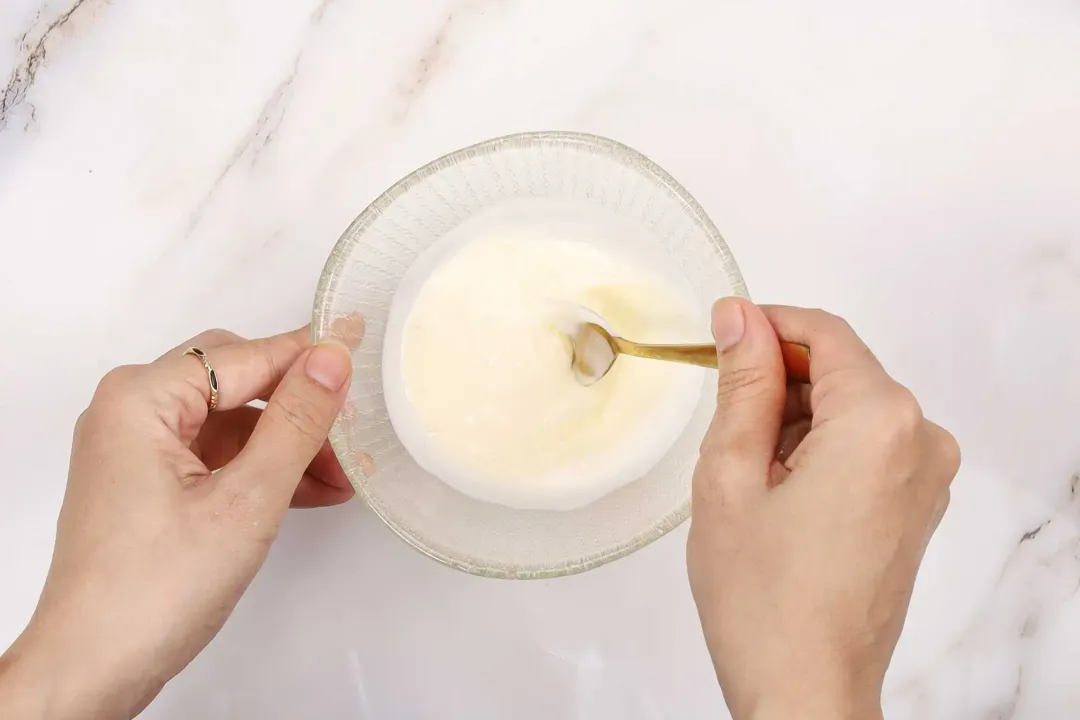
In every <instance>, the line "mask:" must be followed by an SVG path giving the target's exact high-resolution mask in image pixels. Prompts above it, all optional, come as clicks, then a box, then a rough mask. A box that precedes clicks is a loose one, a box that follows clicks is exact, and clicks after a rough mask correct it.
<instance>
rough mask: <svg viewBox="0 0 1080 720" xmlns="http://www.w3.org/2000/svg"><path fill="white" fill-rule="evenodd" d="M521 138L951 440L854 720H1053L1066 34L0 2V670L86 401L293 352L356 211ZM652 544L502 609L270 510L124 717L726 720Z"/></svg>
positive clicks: (657, 7)
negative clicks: (612, 196)
mask: <svg viewBox="0 0 1080 720" xmlns="http://www.w3.org/2000/svg"><path fill="white" fill-rule="evenodd" d="M811 6H813V8H814V9H813V10H811V9H810V7H811ZM5 83H6V88H5V87H4V85H5ZM545 128H566V129H576V130H585V131H591V132H597V133H600V134H604V135H608V136H611V137H614V138H616V139H619V140H622V141H623V142H626V143H628V144H630V145H632V146H634V147H636V148H638V149H639V150H641V151H643V152H645V153H646V154H647V155H650V156H651V157H652V158H653V159H655V160H656V161H657V162H659V163H660V164H661V165H663V166H664V167H665V168H667V169H668V170H669V171H670V172H671V173H672V174H674V175H675V176H676V177H678V178H679V179H680V180H681V181H682V182H683V183H684V184H685V185H686V186H687V187H688V188H689V189H690V191H691V192H693V193H694V194H695V195H696V196H697V197H698V198H699V200H700V201H701V202H702V204H703V205H704V206H705V208H706V209H707V210H708V211H709V212H710V214H711V215H712V216H713V218H714V220H715V221H716V223H717V224H718V225H719V226H720V228H721V230H722V232H724V234H725V236H726V237H727V239H728V241H729V243H730V245H731V246H732V248H733V250H734V251H735V254H736V256H737V257H738V259H739V262H740V264H741V265H742V269H743V271H744V273H745V275H746V277H747V281H748V283H749V286H750V290H751V293H752V294H753V295H754V296H755V297H756V298H758V299H762V300H768V301H772V302H789V303H796V304H802V305H821V306H825V307H828V308H831V309H833V310H835V311H837V312H840V313H842V314H845V315H847V316H848V317H849V318H850V320H851V321H852V323H853V324H854V325H855V326H856V328H857V329H858V330H860V331H861V332H862V333H863V334H864V336H865V337H866V339H867V340H868V341H869V342H870V343H871V344H872V345H873V347H874V348H875V349H876V351H877V352H878V354H879V356H880V357H881V358H882V360H883V361H884V362H885V364H886V365H887V367H888V368H889V369H890V370H892V371H893V372H894V373H895V374H896V375H897V376H898V377H899V378H900V379H901V380H903V381H904V382H906V383H908V384H909V385H910V386H911V387H912V388H913V389H914V390H915V391H916V393H917V394H918V395H919V397H920V398H921V399H922V401H923V404H924V406H925V408H926V410H927V413H928V414H930V415H931V416H933V417H934V418H935V419H937V420H939V421H940V422H941V423H942V424H944V425H946V426H948V427H949V428H951V429H952V430H953V431H954V432H955V433H956V434H957V436H958V437H959V439H960V441H961V444H962V445H963V448H964V453H965V463H964V467H963V470H962V471H961V474H960V477H959V478H958V480H957V482H956V485H955V490H954V501H953V506H952V508H951V509H950V511H949V514H948V515H947V516H946V519H945V522H944V524H943V525H942V527H941V530H940V532H939V535H938V536H937V538H936V539H935V540H934V542H933V544H932V545H931V547H930V550H929V553H928V556H927V559H926V563H925V566H924V570H923V572H922V574H921V576H920V580H919V585H918V587H917V591H916V597H915V600H914V604H913V607H912V612H911V616H910V619H909V621H908V626H907V630H906V633H905V635H904V638H903V640H902V642H901V646H900V649H899V651H898V653H897V657H896V662H895V663H894V667H893V669H892V671H891V674H890V676H889V681H888V686H887V691H886V702H887V705H886V710H887V716H888V717H889V718H895V719H897V720H916V719H918V720H938V719H940V720H946V719H948V720H964V719H968V718H970V719H972V720H976V719H977V720H995V719H997V720H1003V719H1006V718H1015V719H1016V720H1045V719H1050V718H1053V719H1056V718H1067V717H1078V716H1080V596H1077V589H1078V587H1080V496H1078V495H1077V492H1076V490H1077V484H1078V483H1077V478H1078V477H1080V476H1078V475H1077V473H1078V471H1080V427H1078V425H1077V423H1076V422H1075V414H1074V412H1073V411H1074V408H1076V407H1077V406H1078V404H1080V372H1078V368H1080V131H1078V128H1080V6H1078V5H1077V4H1076V2H1074V1H1073V0H1031V1H1030V2H1002V1H999V0H970V1H966V0H910V1H909V2H906V3H885V2H858V1H857V0H823V1H822V2H818V3H812V4H807V3H801V2H798V0H773V1H768V0H767V1H761V2H746V1H743V0H722V1H717V2H713V1H711V0H670V1H669V2H665V3H660V2H654V1H651V0H637V1H634V2H629V1H627V0H573V1H571V0H398V1H397V2H378V1H377V0H292V1H290V2H264V1H261V0H189V1H188V2H181V3H177V2H165V0H140V1H139V2H134V1H132V0H111V1H110V0H4V2H3V4H0V243H2V244H0V248H2V255H0V337H2V338H3V343H4V344H3V347H2V352H0V378H3V379H2V380H0V457H2V458H3V461H4V467H5V472H3V473H2V474H0V548H2V549H0V571H2V572H3V576H2V580H0V645H5V644H6V643H7V642H8V641H10V640H11V639H13V638H14V637H15V635H16V634H17V633H18V631H19V630H20V629H21V627H22V625H23V623H24V622H25V620H26V619H27V617H28V616H29V613H30V612H31V610H32V608H33V605H34V603H35V600H36V597H37V593H38V590H39V588H40V585H41V582H42V580H43V578H44V574H45V571H46V568H47V564H48V559H49V554H50V550H51V543H52V532H53V523H54V519H55V516H56V513H57V510H58V507H59V502H60V499H61V495H62V490H63V485H64V475H65V467H66V462H67V451H68V445H69V435H70V430H71V426H72V424H73V421H74V419H75V417H76V415H77V413H78V412H79V410H80V409H81V408H82V407H83V405H84V404H85V403H86V402H87V400H88V398H89V395H90V393H91V391H92V389H93V387H94V384H95V382H96V379H97V378H98V376H99V375H100V374H102V373H103V372H104V371H105V370H106V369H107V368H109V367H111V366H112V365H115V364H119V363H123V362H132V361H141V360H146V359H149V358H151V357H153V356H154V355H156V354H157V353H158V352H159V351H161V350H162V349H164V348H165V347H167V346H169V345H171V344H173V343H175V342H177V341H179V340H180V339H182V338H184V337H187V336H189V335H192V334H194V333H195V332H197V331H198V330H201V329H203V328H205V327H210V326H225V327H229V328H232V329H234V330H236V331H238V332H240V333H242V334H247V335H255V334H259V333H267V332H271V331H277V330H282V329H285V328H288V327H290V326H295V325H299V324H301V323H303V322H304V321H305V320H306V318H307V316H308V313H309V309H310V304H311V298H312V295H313V291H314V287H315V282H316V278H317V276H318V273H319V270H320V268H321V266H322V263H323V260H324V258H325V256H326V254H327V252H328V251H329V249H330V247H331V246H332V245H333V243H334V242H335V240H336V239H337V237H338V234H339V233H340V232H341V230H342V229H343V228H344V227H345V226H346V224H347V223H348V222H349V221H350V220H351V219H352V218H353V216H355V215H356V214H357V213H358V212H359V211H360V210H361V209H362V208H363V207H364V205H366V204H367V203H368V202H369V201H370V200H371V199H372V198H374V196H375V195H376V194H377V193H379V192H380V191H382V190H383V189H384V188H385V187H386V186H387V185H388V184H390V183H391V182H392V181H394V180H396V179H397V178H398V177H400V176H401V175H403V174H405V173H406V172H408V171H410V170H411V169H413V168H414V167H416V166H418V165H420V164H422V163H423V162H426V161H427V160H429V159H430V158H432V157H433V156H435V155H438V154H441V153H443V152H445V151H448V150H451V149H454V148H456V147H459V146H462V145H465V144H468V143H471V142H474V141H478V140H481V139H484V138H486V137H489V136H493V135H497V134H503V133H507V132H513V131H518V130H526V129H545ZM684 541H685V532H684V531H683V532H675V533H673V534H672V535H670V536H668V537H667V538H665V539H664V540H662V541H661V542H658V543H656V544H655V545H653V546H652V547H650V548H648V549H647V550H645V551H643V552H641V553H639V554H637V555H635V556H632V557H630V558H628V559H626V560H623V561H620V562H618V563H616V564H614V565H611V566H608V567H605V568H602V569H600V570H597V571H595V572H592V573H589V574H586V575H583V576H579V577H574V578H568V579H564V580H559V581H550V582H533V583H506V582H498V581H485V580H481V579H477V578H473V577H468V576H465V575H460V574H456V573H455V572H453V571H450V570H447V569H444V568H442V567H440V566H438V565H437V564H435V563H433V562H431V561H429V560H427V559H425V558H423V557H421V556H419V555H417V554H416V553H414V552H413V551H411V550H409V549H408V548H406V547H405V546H404V545H403V544H402V543H401V542H399V541H398V540H397V539H396V538H394V537H393V536H392V534H391V533H390V532H389V531H388V530H386V529H385V528H383V527H382V526H381V525H380V524H379V523H378V522H377V520H376V519H375V518H374V517H373V516H372V515H371V514H369V513H368V512H366V511H365V510H364V508H363V507H362V506H361V504H360V503H359V502H354V503H350V504H348V505H347V506H345V507H342V508H338V509H334V510H328V511H317V512H309V513H296V514H294V515H292V516H291V517H290V518H289V519H288V521H287V523H286V526H285V528H284V532H283V535H282V538H281V541H280V543H279V544H278V545H277V546H276V548H275V550H274V552H273V554H272V556H271V558H270V561H269V563H268V565H267V567H266V569H265V571H264V572H263V574H262V575H261V576H260V577H259V578H258V580H257V581H256V583H255V585H254V586H253V587H252V589H251V591H250V593H249V594H248V596H247V597H245V599H244V600H243V602H242V603H241V605H240V607H239V608H238V610H237V612H236V614H235V616H234V617H233V619H232V620H231V621H230V622H229V624H228V626H227V627H226V628H225V630H224V631H223V633H222V634H221V635H220V636H219V638H218V639H217V640H215V642H214V643H213V644H212V646H211V647H210V648H209V649H208V650H207V651H206V652H205V653H204V654H203V655H202V656H201V657H200V658H199V659H198V660H197V661H196V662H195V663H194V664H193V665H192V666H191V667H190V668H189V669H188V670H187V671H186V672H184V673H183V674H182V675H181V676H180V677H179V678H177V679H176V680H175V681H174V682H173V683H171V684H170V685H169V686H168V688H167V689H166V691H165V692H164V694H163V695H162V696H161V697H160V698H159V700H158V701H157V702H156V703H155V704H154V705H152V706H151V708H150V709H149V710H148V711H147V712H146V713H145V716H146V717H148V718H176V719H181V718H183V719H186V718H205V719H206V720H213V719H214V718H259V719H260V720H272V719H274V718H299V717H304V718H469V719H475V720H485V719H488V718H510V717H513V718H516V719H518V718H519V719H521V720H532V719H541V718H544V719H546V718H588V719H590V720H592V719H594V718H599V719H601V720H603V719H607V718H612V719H618V720H639V719H641V720H653V719H656V718H679V719H680V720H681V719H682V718H715V717H725V716H726V715H725V713H724V711H723V709H722V708H723V704H722V699H721V697H720V693H719V690H718V689H717V687H716V684H715V682H714V680H713V677H712V671H711V668H710V666H709V663H708V658H707V656H706V653H705V649H704V644H703V642H702V641H701V639H700V636H699V630H698V627H697V624H696V618H695V615H694V610H693V605H692V603H691V599H690V594H689V591H688V589H687V583H686V577H685V570H684V567H683V544H684Z"/></svg>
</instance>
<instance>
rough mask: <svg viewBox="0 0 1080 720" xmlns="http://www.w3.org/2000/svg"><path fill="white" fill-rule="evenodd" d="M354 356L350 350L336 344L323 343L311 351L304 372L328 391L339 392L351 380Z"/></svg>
mask: <svg viewBox="0 0 1080 720" xmlns="http://www.w3.org/2000/svg"><path fill="white" fill-rule="evenodd" d="M351 370H352V356H351V355H349V349H348V348H347V347H345V346H344V345H342V344H340V343H336V342H322V343H319V344H318V345H316V346H315V347H314V348H312V349H311V352H310V353H308V356H307V360H306V361H304V372H305V373H307V376H308V377H309V378H311V379H312V380H314V381H315V382H317V383H319V384H320V385H322V386H323V387H324V388H326V389H327V390H330V391H332V392H337V391H338V390H340V389H341V386H342V385H344V384H345V381H346V380H348V379H349V373H350V371H351Z"/></svg>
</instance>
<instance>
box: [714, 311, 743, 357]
mask: <svg viewBox="0 0 1080 720" xmlns="http://www.w3.org/2000/svg"><path fill="white" fill-rule="evenodd" d="M712 327H713V338H714V339H715V340H716V349H717V350H719V351H720V352H723V351H724V350H729V349H731V348H732V347H734V346H735V345H737V344H738V342H739V341H740V340H742V339H743V335H744V334H746V316H745V315H744V314H743V309H742V305H740V304H739V302H738V300H735V299H734V298H724V299H723V300H719V301H717V303H716V305H714V306H713V318H712Z"/></svg>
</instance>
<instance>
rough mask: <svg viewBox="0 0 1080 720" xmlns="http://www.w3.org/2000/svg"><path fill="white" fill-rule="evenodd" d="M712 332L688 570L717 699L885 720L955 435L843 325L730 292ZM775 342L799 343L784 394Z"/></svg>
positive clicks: (765, 711) (758, 716) (763, 718)
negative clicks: (804, 362)
mask: <svg viewBox="0 0 1080 720" xmlns="http://www.w3.org/2000/svg"><path fill="white" fill-rule="evenodd" d="M713 333H714V335H715V337H716V340H717V346H718V351H719V395H718V406H717V411H716V417H715V419H714V420H713V423H712V426H711V427H710V429H709V431H708V434H707V435H706V437H705V440H704V442H703V444H702V447H701V459H700V461H699V463H698V466H697V469H696V472H695V474H694V485H693V521H692V524H691V527H690V537H689V542H688V546H687V560H688V565H689V573H690V584H691V589H692V591H693V594H694V599H695V602H696V603H697V606H698V611H699V613H700V615H701V622H702V627H703V629H704V632H705V640H706V643H707V645H708V648H709V652H710V654H711V655H712V658H713V663H714V665H715V667H716V673H717V677H718V678H719V680H720V685H721V688H722V690H723V692H724V697H725V700H726V701H727V703H728V706H729V708H730V710H731V713H732V716H733V717H734V718H735V720H772V719H774V718H777V719H779V718H784V719H787V718H792V717H799V718H803V719H805V720H811V719H814V720H816V719H817V718H822V719H825V718H828V720H839V719H841V718H851V719H852V720H854V719H856V718H858V719H859V720H865V719H866V718H880V717H881V705H880V703H881V699H880V698H881V686H882V682H883V680H884V676H885V671H886V669H887V667H888V665H889V661H890V660H891V658H892V653H893V650H894V649H895V647H896V642H897V640H898V639H899V636H900V631H901V629H902V627H903V624H904V618H905V616H906V614H907V608H908V603H909V601H910V598H911V592H912V589H913V586H914V583H915V575H916V572H917V570H918V567H919V563H920V562H921V560H922V557H923V553H924V551H925V550H926V546H927V543H928V542H929V540H930V536H931V535H932V534H933V532H934V530H935V529H936V528H937V525H938V523H939V522H940V520H941V516H942V514H943V513H944V512H945V508H946V506H947V505H948V499H949V484H950V483H951V481H952V479H953V477H954V476H955V475H956V473H957V471H958V469H959V464H960V451H959V448H958V446H957V444H956V441H955V440H954V439H953V437H952V436H951V435H950V434H949V433H948V432H946V431H945V430H943V429H942V428H940V427H938V426H937V425H935V424H934V423H932V422H929V421H927V420H925V419H924V418H923V415H922V411H921V409H920V408H919V405H918V403H917V402H916V400H915V398H914V397H913V396H912V394H911V393H910V392H909V391H908V390H907V389H906V388H904V387H903V386H901V385H900V384H899V383H897V382H896V381H894V380H893V379H892V378H890V377H889V376H888V375H887V374H886V373H885V371H884V370H883V369H882V367H881V365H880V364H879V363H878V361H877V359H876V358H875V357H874V356H873V354H872V353H871V352H870V350H869V349H867V347H866V346H865V345H864V344H863V343H862V341H861V340H860V339H859V338H858V336H857V335H856V334H855V333H854V331H852V329H851V328H850V326H848V324H847V323H845V322H844V321H843V320H841V319H840V318H837V317H835V316H832V315H829V314H827V313H824V312H822V311H819V310H804V309H800V308H790V307H766V308H759V307H757V306H755V305H753V304H752V303H750V302H748V301H745V300H741V299H737V298H727V299H724V300H721V301H720V302H719V303H717V305H716V307H715V308H714V311H713ZM780 338H782V339H783V340H785V341H789V342H797V343H802V344H804V345H807V346H809V347H810V352H811V366H810V374H811V384H810V385H809V386H791V387H787V386H786V383H785V374H784V366H783V361H782V359H781V355H780V348H779V344H778V339H780ZM804 436H805V437H804ZM800 440H801V442H800ZM792 448H794V450H793V451H792ZM778 449H779V456H780V458H781V459H782V460H783V463H781V461H780V460H779V459H778Z"/></svg>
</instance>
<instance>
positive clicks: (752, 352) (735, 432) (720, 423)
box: [695, 298, 787, 497]
mask: <svg viewBox="0 0 1080 720" xmlns="http://www.w3.org/2000/svg"><path fill="white" fill-rule="evenodd" d="M712 326H713V337H714V338H715V339H716V351H717V370H718V371H719V375H718V389H717V396H716V416H715V417H714V418H713V421H712V425H711V426H710V427H709V431H708V433H707V434H706V436H705V441H704V442H703V443H702V446H701V453H702V461H703V463H705V464H706V466H707V467H709V468H710V470H711V471H710V472H707V473H704V474H703V477H702V481H703V482H709V483H718V484H719V485H720V486H721V487H717V488H712V490H713V491H716V490H719V491H721V493H722V494H723V495H724V496H725V497H733V496H735V497H740V496H741V497H746V496H748V495H752V494H755V493H758V492H764V491H765V489H766V488H767V487H768V477H769V468H770V466H771V465H772V461H773V457H774V456H775V454H776V443H777V440H778V439H779V435H780V425H781V421H782V420H783V414H784V400H785V398H786V394H787V380H786V375H785V373H784V361H783V357H782V356H781V354H780V343H779V341H778V340H777V338H776V332H775V331H774V330H773V328H772V325H770V324H769V321H768V319H767V318H766V317H765V314H764V313H763V312H762V311H761V309H760V308H758V306H757V305H754V304H753V303H751V302H750V301H748V300H743V299H742V298H724V299H722V300H720V301H718V302H717V303H716V305H715V306H714V307H713V315H712ZM695 490H697V489H695Z"/></svg>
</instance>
